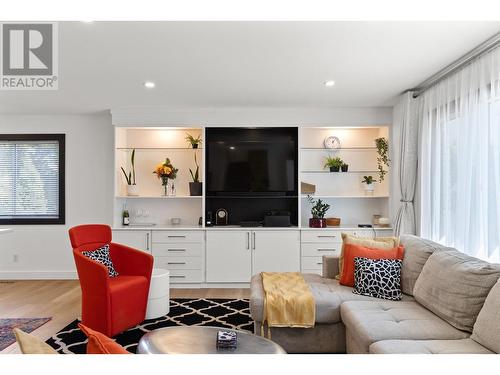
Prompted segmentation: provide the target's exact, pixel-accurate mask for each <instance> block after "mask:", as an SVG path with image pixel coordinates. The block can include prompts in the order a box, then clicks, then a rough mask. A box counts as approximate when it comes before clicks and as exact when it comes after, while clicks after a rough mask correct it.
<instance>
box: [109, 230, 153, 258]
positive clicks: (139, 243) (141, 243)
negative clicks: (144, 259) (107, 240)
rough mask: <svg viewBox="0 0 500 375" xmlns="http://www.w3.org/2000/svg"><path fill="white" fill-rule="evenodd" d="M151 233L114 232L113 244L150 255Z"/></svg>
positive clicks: (136, 231) (134, 231)
mask: <svg viewBox="0 0 500 375" xmlns="http://www.w3.org/2000/svg"><path fill="white" fill-rule="evenodd" d="M150 241H151V231H149V230H114V231H113V242H115V243H120V244H122V245H125V246H129V247H132V248H134V249H137V250H142V251H146V252H148V253H151V250H150V249H151V244H150Z"/></svg>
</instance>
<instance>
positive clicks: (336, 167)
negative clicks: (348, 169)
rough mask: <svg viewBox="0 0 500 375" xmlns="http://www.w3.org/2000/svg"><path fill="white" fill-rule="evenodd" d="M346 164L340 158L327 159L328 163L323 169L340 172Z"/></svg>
mask: <svg viewBox="0 0 500 375" xmlns="http://www.w3.org/2000/svg"><path fill="white" fill-rule="evenodd" d="M342 164H344V161H343V160H342V159H341V158H340V157H338V156H337V157H334V158H333V157H331V156H327V157H326V162H325V165H324V166H323V168H330V172H338V171H340V167H341V166H342Z"/></svg>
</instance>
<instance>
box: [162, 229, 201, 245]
mask: <svg viewBox="0 0 500 375" xmlns="http://www.w3.org/2000/svg"><path fill="white" fill-rule="evenodd" d="M203 238H204V236H203V231H175V230H163V231H162V230H159V231H153V241H152V242H153V243H170V242H175V243H181V242H187V243H191V242H203Z"/></svg>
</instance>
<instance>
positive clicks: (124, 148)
mask: <svg viewBox="0 0 500 375" xmlns="http://www.w3.org/2000/svg"><path fill="white" fill-rule="evenodd" d="M116 149H117V150H121V151H132V150H136V151H148V150H153V151H154V150H160V151H161V150H165V151H196V150H203V148H201V147H198V148H191V147H117V148H116Z"/></svg>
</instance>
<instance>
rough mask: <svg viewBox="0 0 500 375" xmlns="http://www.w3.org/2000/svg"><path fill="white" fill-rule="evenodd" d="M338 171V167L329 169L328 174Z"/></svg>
mask: <svg viewBox="0 0 500 375" xmlns="http://www.w3.org/2000/svg"><path fill="white" fill-rule="evenodd" d="M338 171H340V167H330V172H338Z"/></svg>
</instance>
